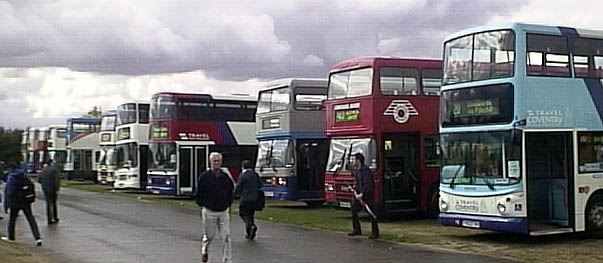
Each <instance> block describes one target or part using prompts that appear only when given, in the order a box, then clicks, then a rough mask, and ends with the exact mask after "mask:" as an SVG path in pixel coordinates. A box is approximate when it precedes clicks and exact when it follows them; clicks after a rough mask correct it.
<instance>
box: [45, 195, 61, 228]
mask: <svg viewBox="0 0 603 263" xmlns="http://www.w3.org/2000/svg"><path fill="white" fill-rule="evenodd" d="M46 218H47V219H48V223H49V224H50V223H52V222H53V221H57V220H58V219H59V210H57V194H46Z"/></svg>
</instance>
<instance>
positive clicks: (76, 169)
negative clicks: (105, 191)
mask: <svg viewBox="0 0 603 263" xmlns="http://www.w3.org/2000/svg"><path fill="white" fill-rule="evenodd" d="M99 129H100V119H98V118H70V119H67V162H66V163H65V166H64V168H63V170H64V172H65V173H66V174H67V179H85V180H91V181H95V182H96V170H97V169H96V168H97V167H98V164H97V163H96V160H95V158H94V153H95V152H97V151H98V150H99V149H100V148H99V146H98V131H99Z"/></svg>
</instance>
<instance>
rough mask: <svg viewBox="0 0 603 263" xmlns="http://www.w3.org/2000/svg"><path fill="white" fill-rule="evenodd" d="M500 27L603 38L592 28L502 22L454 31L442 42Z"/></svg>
mask: <svg viewBox="0 0 603 263" xmlns="http://www.w3.org/2000/svg"><path fill="white" fill-rule="evenodd" d="M501 29H513V30H515V31H527V32H533V33H542V34H551V35H564V34H572V35H575V34H577V35H579V36H584V37H593V38H603V31H601V30H592V29H581V28H573V27H566V26H554V25H541V24H529V23H517V22H514V23H503V24H497V25H487V26H478V27H472V28H467V29H464V30H461V31H458V32H455V33H452V34H450V35H449V36H447V37H446V39H445V40H444V42H446V41H448V40H451V39H455V38H459V37H462V36H465V35H469V34H472V33H476V32H485V31H494V30H501Z"/></svg>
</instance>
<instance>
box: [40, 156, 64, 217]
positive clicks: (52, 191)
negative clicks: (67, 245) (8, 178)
mask: <svg viewBox="0 0 603 263" xmlns="http://www.w3.org/2000/svg"><path fill="white" fill-rule="evenodd" d="M38 182H39V183H40V184H41V185H42V190H43V191H44V196H45V197H46V218H47V219H48V224H49V225H51V224H55V223H57V222H59V215H58V214H59V212H58V210H57V197H58V195H59V190H60V188H61V181H60V179H59V173H58V171H57V169H56V167H54V166H53V162H52V160H50V161H48V162H47V163H46V166H44V169H42V173H41V174H40V177H39V178H38Z"/></svg>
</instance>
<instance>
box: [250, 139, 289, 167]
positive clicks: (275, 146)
mask: <svg viewBox="0 0 603 263" xmlns="http://www.w3.org/2000/svg"><path fill="white" fill-rule="evenodd" d="M294 162H295V160H294V151H293V144H292V143H291V140H288V139H278V140H263V141H260V144H259V147H258V160H257V163H256V167H258V168H262V169H263V168H282V167H293V164H294Z"/></svg>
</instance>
